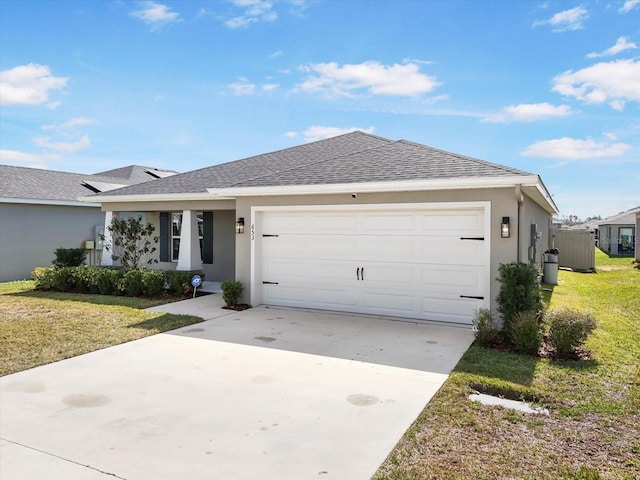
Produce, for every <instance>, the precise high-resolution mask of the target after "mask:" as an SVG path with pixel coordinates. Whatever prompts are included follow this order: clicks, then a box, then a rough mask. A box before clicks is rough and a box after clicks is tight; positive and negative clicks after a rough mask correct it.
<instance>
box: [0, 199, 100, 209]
mask: <svg viewBox="0 0 640 480" xmlns="http://www.w3.org/2000/svg"><path fill="white" fill-rule="evenodd" d="M0 203H20V204H23V205H59V206H64V207H100V204H99V203H95V202H87V201H75V200H48V199H40V198H6V197H4V198H0Z"/></svg>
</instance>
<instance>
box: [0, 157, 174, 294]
mask: <svg viewBox="0 0 640 480" xmlns="http://www.w3.org/2000/svg"><path fill="white" fill-rule="evenodd" d="M175 173H176V172H172V171H168V170H160V169H155V168H150V167H141V166H137V165H132V166H128V167H124V168H120V169H116V170H111V171H107V172H102V173H100V174H95V175H85V174H77V173H69V172H58V171H51V170H42V169H36V168H26V167H16V166H10V165H0V281H2V282H6V281H11V280H21V279H25V278H30V276H31V272H32V271H33V269H34V268H35V267H39V266H49V265H51V262H52V260H53V258H54V251H55V249H56V248H60V247H62V248H78V247H81V246H82V245H83V242H84V241H86V240H94V241H95V240H96V229H97V228H100V229H102V228H104V219H105V216H104V213H102V212H101V211H100V204H98V203H87V202H82V201H79V200H78V197H82V196H86V195H90V194H94V193H97V192H103V191H106V190H109V189H114V188H120V187H122V186H125V185H132V184H135V183H141V182H148V181H151V180H155V179H158V178H163V177H165V176H167V175H169V174H175ZM99 256H100V253H99V252H95V251H94V252H90V253H89V255H88V257H87V261H88V263H89V262H91V263H96V262H98V261H99Z"/></svg>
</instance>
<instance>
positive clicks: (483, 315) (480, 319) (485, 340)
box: [473, 308, 499, 347]
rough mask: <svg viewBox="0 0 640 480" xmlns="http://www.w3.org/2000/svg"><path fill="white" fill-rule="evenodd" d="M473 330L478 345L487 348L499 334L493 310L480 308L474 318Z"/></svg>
mask: <svg viewBox="0 0 640 480" xmlns="http://www.w3.org/2000/svg"><path fill="white" fill-rule="evenodd" d="M473 330H474V333H475V336H476V344H477V345H479V346H481V347H486V346H488V345H490V344H491V342H492V341H493V340H494V339H495V338H496V336H497V335H498V333H499V332H498V327H497V325H496V323H495V321H494V320H493V315H492V314H491V310H489V309H488V308H479V309H478V310H476V312H475V315H474V317H473Z"/></svg>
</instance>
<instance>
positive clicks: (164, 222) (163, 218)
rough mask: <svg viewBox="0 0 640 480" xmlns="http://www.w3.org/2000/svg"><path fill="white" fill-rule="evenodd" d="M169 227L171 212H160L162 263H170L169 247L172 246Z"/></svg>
mask: <svg viewBox="0 0 640 480" xmlns="http://www.w3.org/2000/svg"><path fill="white" fill-rule="evenodd" d="M170 226H171V225H169V212H160V261H161V262H170V261H171V257H170V255H169V247H170V245H171V238H169V235H170V233H171V229H170Z"/></svg>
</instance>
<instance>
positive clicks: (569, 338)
mask: <svg viewBox="0 0 640 480" xmlns="http://www.w3.org/2000/svg"><path fill="white" fill-rule="evenodd" d="M546 320H547V323H548V324H549V343H550V344H551V345H552V346H553V347H555V349H556V354H557V355H558V356H559V357H569V356H571V354H572V353H573V351H574V350H575V349H576V348H577V347H579V346H581V345H583V344H584V342H585V341H586V340H587V337H588V336H589V334H590V333H591V332H593V331H594V330H595V328H596V319H595V318H594V317H593V315H591V314H589V313H583V312H578V311H576V310H568V309H561V310H552V311H550V312H548V313H547V316H546Z"/></svg>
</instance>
